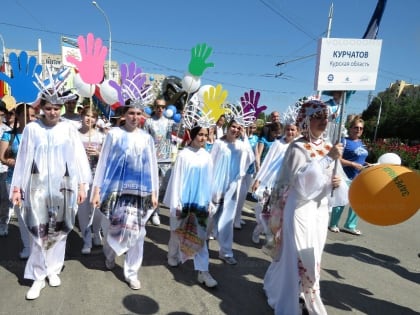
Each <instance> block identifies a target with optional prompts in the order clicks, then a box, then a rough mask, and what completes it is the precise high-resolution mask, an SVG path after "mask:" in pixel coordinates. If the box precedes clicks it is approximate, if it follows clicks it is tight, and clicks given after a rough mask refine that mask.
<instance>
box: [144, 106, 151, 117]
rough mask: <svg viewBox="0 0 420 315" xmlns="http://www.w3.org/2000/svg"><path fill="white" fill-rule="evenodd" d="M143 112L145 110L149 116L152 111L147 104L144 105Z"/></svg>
mask: <svg viewBox="0 0 420 315" xmlns="http://www.w3.org/2000/svg"><path fill="white" fill-rule="evenodd" d="M144 112H145V113H146V114H147V115H149V116H151V115H152V113H153V111H152V109H151V108H150V107H149V106H146V107H145V108H144Z"/></svg>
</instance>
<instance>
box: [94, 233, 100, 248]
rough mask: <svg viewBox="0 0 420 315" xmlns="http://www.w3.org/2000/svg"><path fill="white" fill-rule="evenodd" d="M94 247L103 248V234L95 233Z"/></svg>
mask: <svg viewBox="0 0 420 315" xmlns="http://www.w3.org/2000/svg"><path fill="white" fill-rule="evenodd" d="M93 245H94V246H102V236H101V233H95V234H94V235H93Z"/></svg>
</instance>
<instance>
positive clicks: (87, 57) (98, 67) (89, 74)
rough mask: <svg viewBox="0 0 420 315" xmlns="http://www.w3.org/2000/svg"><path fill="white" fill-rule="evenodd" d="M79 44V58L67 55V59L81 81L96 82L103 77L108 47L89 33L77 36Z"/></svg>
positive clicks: (99, 81) (100, 80)
mask: <svg viewBox="0 0 420 315" xmlns="http://www.w3.org/2000/svg"><path fill="white" fill-rule="evenodd" d="M77 43H78V44H79V49H80V56H81V60H78V59H76V58H75V57H74V56H67V61H68V62H70V63H72V64H74V65H75V66H76V68H77V70H78V71H79V74H80V77H81V78H82V80H83V82H85V83H88V84H98V83H101V82H102V81H103V79H104V63H105V58H106V54H107V52H108V49H107V48H106V47H105V46H103V45H102V39H100V38H99V37H98V38H96V40H95V38H94V37H93V34H92V33H89V34H88V35H87V37H86V41H85V38H84V37H83V36H81V35H80V36H79V37H78V38H77Z"/></svg>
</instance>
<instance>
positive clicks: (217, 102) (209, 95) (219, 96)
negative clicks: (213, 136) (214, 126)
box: [203, 84, 228, 120]
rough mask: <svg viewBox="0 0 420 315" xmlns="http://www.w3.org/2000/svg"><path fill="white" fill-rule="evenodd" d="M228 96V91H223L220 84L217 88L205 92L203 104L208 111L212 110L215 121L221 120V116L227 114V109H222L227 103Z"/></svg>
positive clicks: (212, 87)
mask: <svg viewBox="0 0 420 315" xmlns="http://www.w3.org/2000/svg"><path fill="white" fill-rule="evenodd" d="M227 96H228V91H226V90H223V88H222V85H221V84H218V85H217V86H216V87H214V86H211V87H210V88H209V89H208V90H207V91H205V92H204V95H203V102H204V104H205V105H206V106H207V108H206V110H211V114H212V118H213V119H214V120H217V119H219V117H220V115H223V114H224V113H225V111H226V109H225V108H223V107H222V104H223V103H224V102H225V100H226V98H227Z"/></svg>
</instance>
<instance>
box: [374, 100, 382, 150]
mask: <svg viewBox="0 0 420 315" xmlns="http://www.w3.org/2000/svg"><path fill="white" fill-rule="evenodd" d="M374 98H377V99H378V100H379V112H378V120H377V121H376V127H375V134H374V135H373V143H375V142H376V134H377V133H378V126H379V121H380V120H381V112H382V99H381V98H380V97H379V96H375V97H374Z"/></svg>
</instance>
